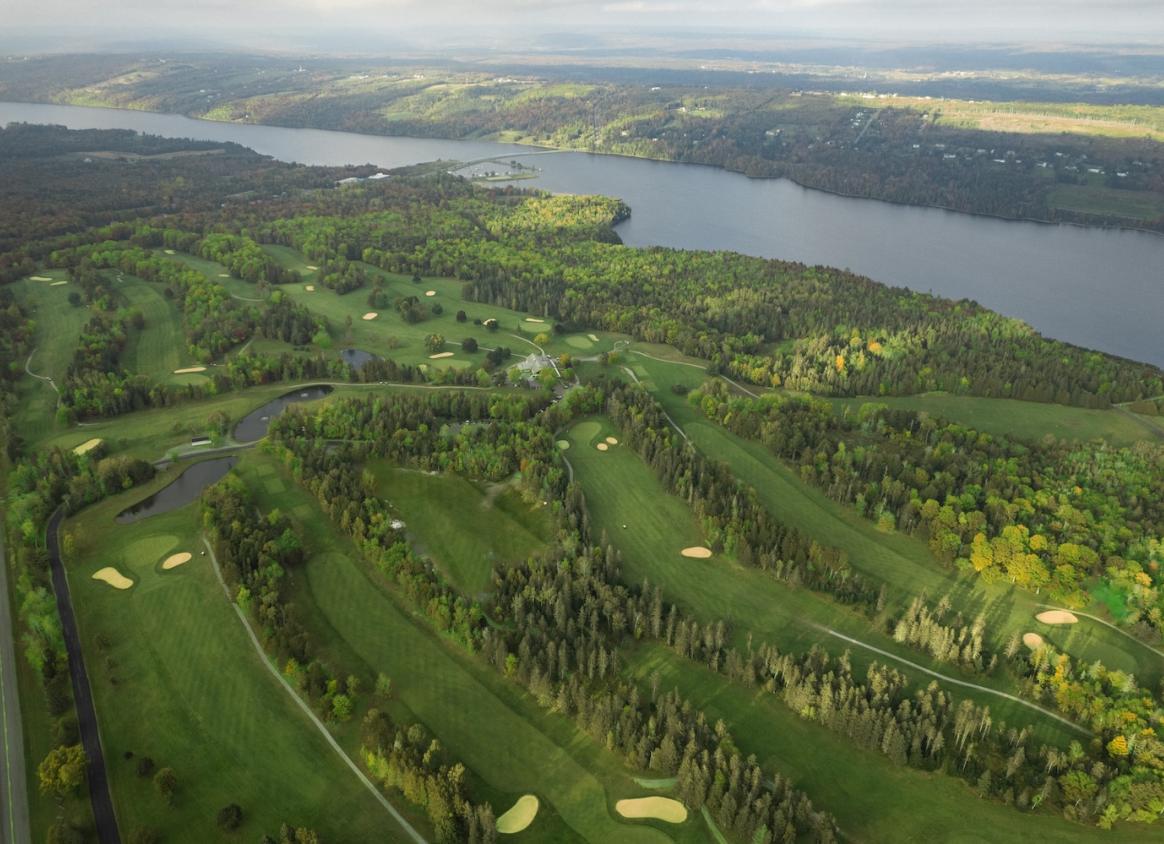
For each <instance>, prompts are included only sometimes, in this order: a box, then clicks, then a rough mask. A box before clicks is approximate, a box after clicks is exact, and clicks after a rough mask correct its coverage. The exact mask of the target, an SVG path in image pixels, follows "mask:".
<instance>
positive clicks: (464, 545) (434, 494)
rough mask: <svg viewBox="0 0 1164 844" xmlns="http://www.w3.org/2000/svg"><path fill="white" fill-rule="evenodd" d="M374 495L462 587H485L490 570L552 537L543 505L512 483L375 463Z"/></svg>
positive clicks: (416, 544) (525, 554)
mask: <svg viewBox="0 0 1164 844" xmlns="http://www.w3.org/2000/svg"><path fill="white" fill-rule="evenodd" d="M372 468H373V471H374V472H375V475H376V478H377V481H378V486H377V494H378V495H379V496H380V497H381V498H384V499H385V500H387V501H389V502H391V504H392V506H393V507H394V508H395V510H396V512H397V513H399V516H400V518H401V519H402V520H403V521H404V523H405V525H406V528H405V530H406V531H407V534H408V537H409V540H410V542H411V543H412V546H413V548H414V549H416V550H417V551H419V552H421V553H424V554H427V555H428V556H430V557H432V559H433V561H434V562H436V564H437V565H438V566H440V568H441V570H442V571H443V572H445V574H446V575H447V576H448V577H449V578H450V579H451V580H452V582H453V583H454V584H455V585H456V586H457V587H458V588H459V589H461V590H462V591H464V592H466V593H468V594H470V595H475V594H478V593H481V592H484V591H486V590H487V589H488V588H489V578H490V573H491V572H492V571H493V569H494V568H502V567H504V566H505V565H507V564H509V563H516V562H521V561H523V560H525V559H526V558H527V557H529V555H530V554H532V553H533V552H534V551H536V550H537V549H538V548H539V547H541V546H542V545H544V544H545V543H546V542H548V541H549V539H550V538H551V533H552V525H551V523H550V520H549V518H548V516H547V514H546V510H545V508H544V507H543V506H542V505H541V502H538V503H537V504H536V505H531V504H528V503H527V502H525V501H523V500H522V496H521V492H520V491H519V490H518V488H517V487H516V486H514V485H513V484H512V483H507V484H488V485H484V484H477V483H473V482H472V481H469V480H466V479H465V478H462V477H460V476H458V475H454V474H445V475H430V474H428V473H425V472H420V471H416V470H410V469H403V468H399V467H393V466H390V465H387V464H383V463H379V464H377V465H375V466H373V467H372Z"/></svg>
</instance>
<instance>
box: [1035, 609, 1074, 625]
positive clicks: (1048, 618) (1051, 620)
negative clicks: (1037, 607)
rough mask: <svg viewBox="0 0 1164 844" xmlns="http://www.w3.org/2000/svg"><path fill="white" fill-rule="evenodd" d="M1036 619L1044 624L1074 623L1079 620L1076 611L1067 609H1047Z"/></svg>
mask: <svg viewBox="0 0 1164 844" xmlns="http://www.w3.org/2000/svg"><path fill="white" fill-rule="evenodd" d="M1035 619H1036V620H1037V621H1041V622H1043V624H1074V623H1075V622H1077V621H1079V619H1078V618H1076V617H1075V613H1072V612H1067V610H1047V611H1046V612H1041V613H1039V614H1038V615H1036V616H1035Z"/></svg>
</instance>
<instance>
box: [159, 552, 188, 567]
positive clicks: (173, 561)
mask: <svg viewBox="0 0 1164 844" xmlns="http://www.w3.org/2000/svg"><path fill="white" fill-rule="evenodd" d="M193 556H194V555H193V554H191V553H190V552H189V551H182V552H181V553H178V554H171V555H170V556H168V557H166V559H165V560H164V561H163V562H162V570H163V571H169V570H170V569H176V568H177V567H178V566H183V565H185V564H186V563H188V562H190V560H191V558H192V557H193Z"/></svg>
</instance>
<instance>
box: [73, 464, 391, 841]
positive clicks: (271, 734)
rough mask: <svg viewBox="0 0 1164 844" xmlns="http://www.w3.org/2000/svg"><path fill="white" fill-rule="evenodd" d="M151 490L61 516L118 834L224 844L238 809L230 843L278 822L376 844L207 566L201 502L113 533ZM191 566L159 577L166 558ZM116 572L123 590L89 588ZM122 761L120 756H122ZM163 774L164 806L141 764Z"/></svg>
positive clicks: (371, 826)
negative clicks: (230, 807)
mask: <svg viewBox="0 0 1164 844" xmlns="http://www.w3.org/2000/svg"><path fill="white" fill-rule="evenodd" d="M166 480H168V478H163V479H160V480H158V481H155V482H153V483H152V484H151V485H150V488H146V489H142V490H134V491H130V492H127V493H123V494H122V495H118V496H115V497H113V498H111V499H108V500H106V501H104V502H102V503H101V504H98V505H96V506H94V507H92V508H90V509H88V510H86V511H83V512H82V513H81V514H80V515H79V516H77V517H75V518H73V519H70V520H69V521H68V522H67V524H66V526H65V530H67V531H68V532H69V533H70V534H71V535H72V536H73V537H75V541H76V551H75V553H74V554H73V555H72V556H71V558H70V561H69V563H68V569H69V573H70V577H69V580H70V586H71V591H72V594H73V603H74V606H75V609H76V612H77V615H78V623H79V626H80V629H81V634H82V639H83V642H84V647H85V653H86V658H87V666H88V669H89V675H90V679H91V682H92V685H93V693H94V697H95V700H96V705H97V712H98V718H99V720H100V723H101V733H102V740H103V745H104V748H105V753H106V761H107V765H108V768H109V775H110V782H111V784H112V791H113V797H114V802H115V805H116V809H117V814H118V819H119V823H120V826H121V830H122V834H123V835H125V836H129V835H131V834H132V833H133V832H134V831H135V830H137V829H140V828H147V827H148V828H152V829H155V830H158V831H159V832H161V833H162V837H163V839H164V840H166V841H190V842H205V841H213V840H221V839H222V838H223V836H222V834H221V833H220V832H219V831H218V829H217V827H216V825H215V815H216V813H217V812H218V810H219V809H221V808H222V807H223V806H226V805H227V804H229V803H238V804H239V805H240V806H242V808H243V811H244V814H245V821H244V824H243V827H242V829H241V830H240V832H239V833H237V835H238V836H242V837H245V838H246V839H248V840H256V839H257V838H258V837H260V836H261V835H262V834H263V833H269V834H277V830H278V828H279V825H280V824H281V823H283V822H289V823H293V824H298V825H305V826H310V827H312V828H314V829H316V830H318V831H319V832H320V834H321V835H322V836H323V838H324V840H327V841H348V842H362V841H372V840H386V839H389V838H391V837H393V836H395V835H397V834H398V828H397V827H396V826H395V822H394V821H393V820H392V819H391V817H390V816H389V815H388V814H387V813H386V812H385V811H384V809H383V808H382V807H381V806H379V804H377V803H376V802H375V799H374V798H373V797H372V795H371V794H369V793H368V792H367V791H366V790H365V789H364V788H362V787H361V786H360V784H359V782H358V781H357V780H356V778H355V777H354V775H353V774H352V773H351V771H349V770H348V769H347V768H346V767H345V766H344V764H343V762H342V760H340V759H339V758H338V757H337V756H336V755H335V753H334V751H332V750H331V748H329V747H328V746H327V745H326V744H325V742H324V740H323V738H322V737H321V736H320V735H319V734H318V732H317V731H316V729H315V727H314V726H312V725H311V724H310V722H309V721H308V720H307V719H306V717H305V716H304V714H303V713H302V712H301V711H300V710H299V709H298V707H297V706H296V705H295V704H294V703H293V702H292V701H291V700H290V698H289V697H288V695H287V693H286V691H285V690H284V689H283V688H282V687H281V686H280V685H279V684H278V682H277V681H276V680H275V679H274V678H273V677H271V676H270V675H269V674H268V673H267V670H266V668H265V667H264V666H263V665H262V663H261V660H260V657H259V656H258V655H257V654H256V653H255V651H254V649H253V646H252V644H251V642H250V641H249V639H248V638H247V634H246V632H245V630H244V629H243V626H242V624H241V623H240V621H239V619H238V618H237V616H236V615H235V612H234V610H233V609H232V608H231V606H230V604H229V603H228V602H227V599H226V596H225V595H224V594H223V592H222V589H221V587H220V586H219V584H218V582H217V580H216V579H215V576H214V574H213V571H212V569H211V566H210V563H209V560H208V558H207V557H204V556H200V552H201V550H202V545H201V541H200V538H199V537H200V529H199V528H200V518H199V513H198V505H197V504H192V505H189V506H187V507H184V508H181V509H179V510H176V511H173V512H171V513H167V514H163V515H158V516H154V517H151V518H148V519H144V520H142V521H141V522H138V523H136V524H133V525H128V526H125V525H118V524H116V523H115V522H114V521H113V518H114V516H115V515H116V514H117V512H119V511H120V510H121V509H122V508H124V507H125V506H127V505H128V504H130V503H132V502H134V501H136V500H138V499H140V498H141V497H142V496H143V495H144V494H145V493H147V492H149V491H150V489H152V488H156V487H158V486H160V485H161V484H163V483H164V482H165V481H166ZM177 551H191V552H193V553H194V558H193V559H192V560H191V561H190V562H188V563H186V564H185V565H184V566H181V567H179V568H176V569H173V570H171V571H168V572H163V571H161V570H160V567H159V564H160V563H161V561H162V560H163V559H164V557H165V556H167V555H168V554H170V553H173V552H177ZM105 565H113V566H116V567H117V568H118V569H119V570H120V571H121V572H122V573H124V574H126V575H127V576H129V577H130V578H132V579H133V580H134V581H135V585H134V587H133V588H132V589H130V590H128V591H118V590H115V589H111V588H110V587H108V586H106V585H105V584H103V583H100V582H97V581H94V580H92V579H91V574H92V573H93V571H95V570H96V569H98V568H100V567H102V566H105ZM130 752H132V753H133V754H134V757H133V758H126V755H127V754H128V753H130ZM142 756H149V757H151V758H152V759H153V760H155V762H156V764H157V766H158V767H159V768H161V767H172V768H173V769H174V772H175V774H176V776H177V779H178V783H179V786H178V794H177V798H176V800H175V803H174V805H173V806H172V807H171V806H167V805H166V804H165V803H164V801H163V800H162V799H161V797H160V796H159V795H158V793H157V791H156V790H155V788H154V787H153V785H152V782H151V780H150V779H149V778H143V777H139V776H138V775H137V773H136V765H137V762H138V758H140V757H142Z"/></svg>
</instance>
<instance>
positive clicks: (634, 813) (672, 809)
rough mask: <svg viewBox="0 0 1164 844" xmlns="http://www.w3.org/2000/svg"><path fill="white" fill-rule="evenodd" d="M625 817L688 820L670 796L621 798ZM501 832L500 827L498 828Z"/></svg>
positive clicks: (620, 809)
mask: <svg viewBox="0 0 1164 844" xmlns="http://www.w3.org/2000/svg"><path fill="white" fill-rule="evenodd" d="M614 808H615V811H617V812H618V813H619V814H620V815H622V816H623V817H624V818H654V819H655V820H660V821H666V822H667V823H683V822H684V821H685V820H687V807H686V806H684V805H683V804H682V803H680V802H679V801H678V800H672V799H671V798H670V797H635V798H634V799H631V800H619V801H618V802H617V803H615V804H614ZM498 831H499V832H500V827H499V828H498Z"/></svg>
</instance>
